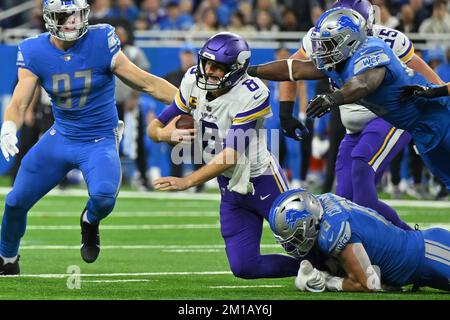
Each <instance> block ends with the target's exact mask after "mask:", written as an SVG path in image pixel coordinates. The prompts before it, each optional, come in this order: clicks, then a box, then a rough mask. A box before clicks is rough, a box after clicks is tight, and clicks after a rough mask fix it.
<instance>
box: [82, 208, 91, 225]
mask: <svg viewBox="0 0 450 320" xmlns="http://www.w3.org/2000/svg"><path fill="white" fill-rule="evenodd" d="M83 222H87V223H89V224H90V221H89V220H88V218H87V210H86V212H85V213H84V214H83Z"/></svg>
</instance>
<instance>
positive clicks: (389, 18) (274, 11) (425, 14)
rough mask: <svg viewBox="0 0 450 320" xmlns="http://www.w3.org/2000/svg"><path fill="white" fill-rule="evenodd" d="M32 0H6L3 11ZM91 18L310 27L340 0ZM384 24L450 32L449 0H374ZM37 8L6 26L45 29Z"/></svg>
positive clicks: (127, 2)
mask: <svg viewBox="0 0 450 320" xmlns="http://www.w3.org/2000/svg"><path fill="white" fill-rule="evenodd" d="M24 2H28V1H27V0H2V1H0V12H1V11H2V10H7V9H9V8H12V7H14V6H17V5H19V4H21V3H24ZM90 2H91V15H90V16H91V18H96V19H103V18H125V19H127V20H128V21H130V23H131V24H132V25H133V26H134V28H136V29H137V30H202V31H204V30H206V31H218V30H229V31H233V32H236V31H307V30H308V29H309V28H310V27H312V26H313V25H314V23H315V21H316V20H317V18H318V17H319V16H320V15H321V14H322V13H323V12H324V10H327V9H329V8H330V7H331V5H332V4H333V2H334V0H94V1H90ZM372 2H373V4H374V5H377V6H378V8H379V15H380V20H381V23H382V24H383V25H385V26H388V27H391V28H395V29H398V30H400V31H405V32H420V33H447V32H450V14H449V8H450V3H448V2H447V1H446V0H374V1H372ZM35 3H36V4H35V8H34V9H33V10H31V11H27V12H24V13H23V14H20V15H17V16H14V17H11V18H9V19H6V20H4V21H0V27H3V28H10V27H16V26H22V27H34V28H39V27H40V26H41V24H42V19H41V16H42V10H41V7H42V0H35Z"/></svg>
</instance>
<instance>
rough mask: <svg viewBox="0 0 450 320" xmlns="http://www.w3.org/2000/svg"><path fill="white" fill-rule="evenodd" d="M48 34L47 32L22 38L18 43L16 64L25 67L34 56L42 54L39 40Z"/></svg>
mask: <svg viewBox="0 0 450 320" xmlns="http://www.w3.org/2000/svg"><path fill="white" fill-rule="evenodd" d="M47 36H48V32H46V33H41V34H38V35H36V36H33V37H29V38H26V39H24V40H22V41H21V42H20V43H19V45H18V50H17V60H16V65H17V66H19V67H25V66H26V65H29V64H30V61H31V60H32V59H33V57H34V56H39V55H42V51H40V48H41V46H40V45H39V42H41V41H42V40H43V39H45V38H46V37H47Z"/></svg>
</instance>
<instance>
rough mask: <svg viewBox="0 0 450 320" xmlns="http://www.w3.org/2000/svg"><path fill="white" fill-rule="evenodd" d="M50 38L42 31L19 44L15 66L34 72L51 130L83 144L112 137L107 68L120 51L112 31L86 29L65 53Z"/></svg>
mask: <svg viewBox="0 0 450 320" xmlns="http://www.w3.org/2000/svg"><path fill="white" fill-rule="evenodd" d="M50 37H51V36H50V34H49V33H48V32H46V33H42V34H40V35H38V36H36V37H32V38H28V39H25V40H24V41H22V42H21V43H20V44H19V51H18V53H17V66H18V67H20V68H25V69H28V70H29V71H31V72H32V73H33V74H35V75H36V76H37V77H38V78H39V81H40V84H41V85H42V87H43V88H44V89H45V91H46V92H47V93H48V94H49V96H50V98H51V102H52V110H53V115H54V118H55V125H54V127H53V128H54V129H55V130H56V131H57V132H59V133H61V134H62V135H64V136H66V137H67V138H69V139H74V140H82V141H88V140H93V139H95V138H98V137H101V136H105V135H111V134H113V128H116V127H117V121H118V117H117V108H116V105H115V98H114V86H115V82H114V75H113V73H112V71H111V69H112V67H113V65H114V61H115V57H116V56H117V54H118V53H119V51H120V41H119V39H118V38H117V36H116V34H115V32H114V28H113V27H112V26H110V25H107V24H99V25H94V26H89V27H88V31H87V33H86V34H85V35H84V36H83V37H81V38H80V39H79V40H77V42H76V43H75V44H74V45H73V46H72V47H71V48H69V49H68V50H67V51H64V50H60V49H58V48H57V47H55V46H54V45H53V44H52V43H51V42H50Z"/></svg>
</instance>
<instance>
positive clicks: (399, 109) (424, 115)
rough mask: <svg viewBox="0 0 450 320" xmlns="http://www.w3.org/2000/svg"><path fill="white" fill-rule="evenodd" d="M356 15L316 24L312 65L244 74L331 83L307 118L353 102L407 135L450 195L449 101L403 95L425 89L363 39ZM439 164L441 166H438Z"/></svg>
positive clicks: (340, 13)
mask: <svg viewBox="0 0 450 320" xmlns="http://www.w3.org/2000/svg"><path fill="white" fill-rule="evenodd" d="M365 23H366V22H365V19H364V18H363V17H362V16H361V15H360V14H359V13H358V12H356V11H353V10H351V9H346V8H340V7H337V8H333V9H330V10H328V11H326V12H325V13H324V14H323V15H322V16H321V17H320V19H319V20H318V22H317V24H316V26H315V28H314V31H313V33H312V35H311V40H312V45H313V54H312V55H311V58H312V61H300V60H292V59H288V60H282V61H276V62H271V63H267V64H264V65H259V66H251V67H249V68H248V73H249V74H250V75H252V76H257V77H260V78H263V79H268V80H278V81H286V80H291V81H294V80H308V79H321V78H326V77H328V78H330V79H331V80H332V81H333V83H334V84H335V85H336V86H337V87H338V88H339V90H336V91H334V92H333V93H331V94H325V95H318V96H316V97H315V98H314V99H313V100H311V101H310V103H309V106H308V110H307V115H308V116H312V117H321V116H322V115H324V114H325V113H327V112H329V111H330V110H331V108H336V107H338V106H340V105H343V104H348V103H354V102H358V104H360V105H363V106H365V107H366V108H368V109H369V110H371V111H372V112H373V113H375V114H376V115H378V116H379V117H380V118H382V119H384V120H386V121H387V122H389V123H391V124H392V125H393V126H395V127H396V128H399V129H403V130H406V131H408V132H409V133H410V134H411V136H412V138H413V140H414V143H415V145H416V147H417V149H418V151H419V153H420V155H421V157H422V159H423V161H424V163H425V164H426V166H427V167H428V168H429V169H430V171H431V172H432V173H433V174H434V175H435V176H437V177H439V178H440V179H441V180H442V181H443V182H444V183H445V185H446V186H447V188H448V189H450V165H449V164H448V161H445V160H449V159H450V129H449V128H450V99H449V98H448V97H441V98H436V99H426V98H423V97H417V96H407V97H406V98H405V95H404V94H403V87H404V86H408V85H427V86H430V87H434V86H433V85H431V84H428V83H427V81H426V80H425V78H424V77H423V76H421V75H416V76H415V77H414V78H415V80H414V81H415V82H414V83H413V78H412V72H411V70H410V69H408V68H407V67H406V65H405V64H404V63H402V62H401V61H400V60H399V59H398V58H397V56H396V55H395V54H394V53H393V52H392V50H391V49H390V48H389V46H388V45H387V44H386V43H385V42H384V41H383V40H381V39H378V38H375V37H370V36H367V34H366V27H365ZM443 160H444V161H443Z"/></svg>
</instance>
